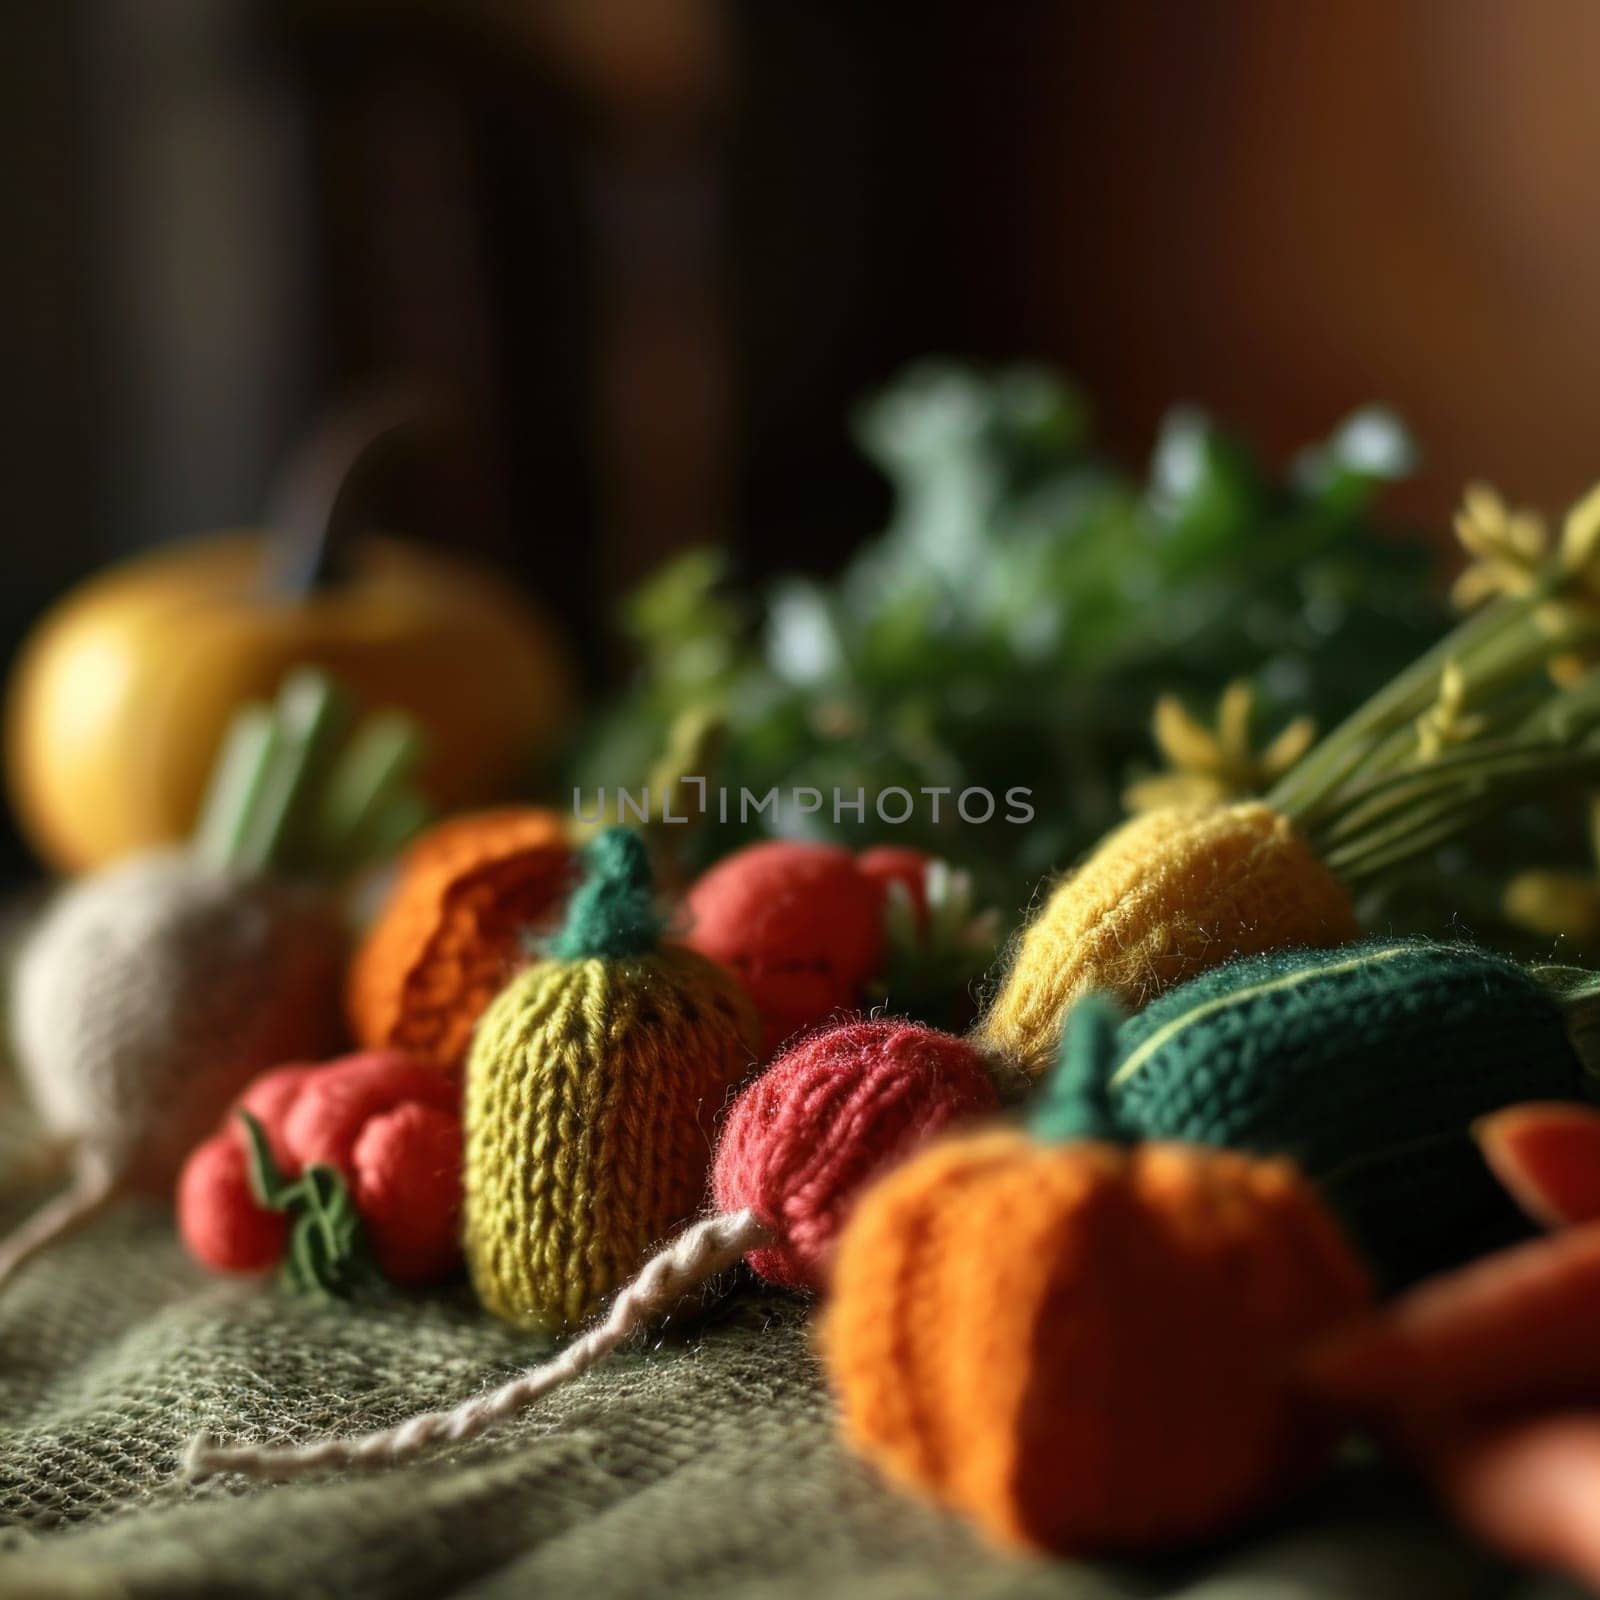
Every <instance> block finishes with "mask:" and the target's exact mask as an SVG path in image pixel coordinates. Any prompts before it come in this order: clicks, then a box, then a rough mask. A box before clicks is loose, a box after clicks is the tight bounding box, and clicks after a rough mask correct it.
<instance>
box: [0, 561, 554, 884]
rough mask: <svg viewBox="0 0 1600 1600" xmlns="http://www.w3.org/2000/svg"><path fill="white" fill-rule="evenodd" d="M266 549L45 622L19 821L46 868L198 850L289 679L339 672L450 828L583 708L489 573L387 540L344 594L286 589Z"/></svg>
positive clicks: (536, 631)
mask: <svg viewBox="0 0 1600 1600" xmlns="http://www.w3.org/2000/svg"><path fill="white" fill-rule="evenodd" d="M280 555H281V550H280V549H279V541H278V540H277V539H276V538H275V537H273V536H270V535H267V534H264V533H239V534H230V535H222V536H218V537H215V538H210V539H205V540H199V541H195V542H192V543H186V544H178V545H172V546H168V547H165V548H162V549H159V550H156V551H154V552H152V553H150V554H148V555H145V556H140V557H137V558H135V559H133V560H130V561H127V562H125V563H123V564H121V565H119V566H116V567H113V568H111V569H110V570H108V571H107V572H105V573H102V574H100V575H99V576H97V577H95V578H92V579H90V580H89V581H88V582H87V583H86V584H84V585H83V586H82V587H80V588H79V589H77V590H75V591H73V592H72V593H71V594H69V595H68V596H67V597H66V598H65V599H64V600H62V601H61V602H60V603H59V604H58V605H57V606H56V607H55V608H54V609H53V610H52V611H51V612H49V613H48V614H47V615H46V616H45V618H44V619H43V620H42V622H41V623H40V624H39V626H38V627H37V629H36V630H35V632H34V633H33V635H32V637H31V638H30V639H29V640H28V642H27V644H26V645H25V647H24V649H23V652H22V655H21V657H20V660H19V663H18V666H17V668H16V672H15V676H14V677H13V680H12V684H11V692H10V703H9V706H8V708H7V716H6V747H7V760H8V765H9V781H10V787H11V795H12V800H13V804H14V805H15V807H16V811H17V814H18V817H19V820H20V822H21V824H22V826H23V828H24V830H25V831H26V832H27V834H28V835H29V837H30V839H31V840H32V842H33V844H34V846H35V848H36V849H37V850H38V851H39V853H40V854H41V855H42V856H43V857H44V858H45V860H46V861H48V862H49V863H50V864H51V865H53V866H56V867H58V868H62V869H64V870H67V871H77V872H81V871H85V870H87V869H89V868H92V867H95V866H98V865H100V864H102V863H104V862H107V861H110V860H112V859H114V858H115V857H118V856H121V855H124V854H127V853H128V852H130V851H133V850H138V849H142V848H145V847H148V846H151V845H156V844H160V843H163V842H166V841H170V840H173V839H178V838H182V837H183V836H185V835H186V834H187V833H188V832H189V830H190V827H191V825H192V824H193V822H194V820H195V814H196V811H197V809H198V807H199V802H200V798H201V794H202V791H203V789H204V786H205V781H206V777H207V774H208V772H209V770H210V767H211V764H212V761H213V759H214V757H215V755H216V752H217V748H218V744H219V741H220V740H221V737H222V733H223V730H224V728H225V727H226V726H227V723H228V720H229V718H230V717H231V716H232V715H233V713H234V712H235V711H236V710H237V709H238V707H239V705H240V704H241V703H242V702H244V701H247V700H252V699H264V698H267V697H270V696H271V695H272V694H273V692H274V691H275V690H276V688H277V686H278V682H279V680H280V679H281V678H282V677H283V675H284V673H285V672H287V671H288V670H289V668H291V667H293V666H296V665H301V664H305V665H312V666H317V667H321V668H323V669H325V670H326V671H328V672H330V673H332V674H333V675H334V676H335V677H336V678H338V679H339V680H340V682H342V683H343V684H345V685H346V686H347V687H348V688H349V689H350V690H351V691H352V693H353V694H354V695H355V696H356V697H357V698H358V699H359V700H360V701H362V702H363V703H364V704H366V705H368V706H370V707H371V708H373V709H378V708H380V707H394V708H396V709H398V710H402V711H406V712H409V713H410V714H411V716H413V717H414V718H415V719H416V721H417V722H418V723H419V724H420V726H421V727H422V729H423V730H424V732H425V734H426V736H427V739H428V756H427V760H426V764H425V766H424V768H423V771H422V775H421V781H422V787H423V788H424V789H425V791H426V792H427V794H428V796H429V798H430V799H432V800H433V801H434V802H435V803H436V804H438V805H439V806H441V807H444V808H450V807H455V806H461V805H471V804H475V803H480V802H483V801H486V800H491V799H496V798H504V797H505V796H506V795H507V794H508V793H510V792H512V790H513V789H514V786H515V780H516V778H517V776H518V773H519V769H521V768H522V767H523V766H524V765H526V764H527V763H530V762H531V761H532V760H533V759H534V758H535V757H536V756H538V755H539V754H540V753H542V752H543V751H546V750H548V748H549V747H550V744H551V742H552V740H553V738H554V737H555V736H556V734H557V733H558V732H559V730H560V728H561V726H562V724H563V722H564V720H565V717H566V714H567V712H568V709H569V707H570V704H571V694H572V690H571V677H570V672H569V668H568V664H567V660H566V657H565V655H564V653H563V651H562V649H561V647H560V646H559V644H558V642H557V641H556V639H555V637H554V636H553V634H552V633H551V632H550V630H549V628H548V626H547V625H546V624H545V623H544V622H543V621H541V620H540V619H539V618H538V617H537V616H536V615H535V614H534V613H533V612H532V611H531V610H530V609H529V608H528V607H527V606H526V605H525V604H524V603H523V602H522V601H521V600H519V599H518V598H517V597H515V596H513V594H512V593H511V592H510V591H509V590H508V589H507V588H505V587H504V586H502V585H501V584H499V583H497V582H496V581H495V580H494V578H492V577H491V576H489V575H488V574H487V573H484V572H482V571H479V570H476V569H474V568H472V567H469V566H467V565H465V564H463V563H462V562H460V561H459V560H457V559H455V558H453V557H450V556H447V555H444V554H442V553H437V552H434V551H430V550H427V549H424V548H420V547H418V546H416V545H412V544H407V543H402V542H399V541H396V540H392V539H386V538H376V537H365V538H361V539H358V540H353V541H351V543H350V544H349V546H348V548H347V549H346V550H345V552H344V553H343V563H342V565H343V571H342V573H341V575H340V577H339V578H338V579H337V580H336V581H332V582H328V583H325V584H321V585H317V586H313V587H310V588H309V589H308V590H307V591H306V592H304V593H297V592H295V591H294V590H293V589H290V590H288V591H287V592H285V591H284V590H282V589H279V588H275V587H274V585H273V584H272V582H271V581H270V578H269V574H270V573H271V572H272V571H273V570H274V567H275V565H276V562H277V560H278V558H279V556H280Z"/></svg>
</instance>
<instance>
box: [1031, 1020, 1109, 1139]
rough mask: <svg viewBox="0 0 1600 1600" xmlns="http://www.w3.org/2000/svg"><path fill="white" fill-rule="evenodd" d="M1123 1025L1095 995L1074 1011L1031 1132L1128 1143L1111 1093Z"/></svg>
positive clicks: (1033, 1116)
mask: <svg viewBox="0 0 1600 1600" xmlns="http://www.w3.org/2000/svg"><path fill="white" fill-rule="evenodd" d="M1121 1025H1122V1013H1121V1011H1119V1010H1118V1009H1117V1006H1116V1005H1115V1003H1114V1002H1113V1001H1111V1000H1109V999H1108V998H1107V997H1106V996H1105V995H1099V994H1091V995H1089V996H1087V997H1086V998H1084V999H1082V1000H1080V1001H1079V1002H1078V1003H1077V1005H1075V1006H1074V1007H1073V1008H1072V1015H1071V1016H1070V1017H1069V1018H1068V1019H1067V1030H1066V1034H1065V1036H1064V1037H1063V1038H1062V1041H1061V1059H1060V1063H1059V1064H1058V1065H1057V1067H1056V1070H1055V1071H1054V1072H1053V1073H1052V1074H1051V1075H1050V1081H1049V1082H1048V1083H1047V1084H1046V1085H1045V1087H1044V1091H1043V1093H1042V1094H1041V1095H1040V1097H1039V1099H1038V1101H1037V1102H1036V1103H1035V1104H1034V1106H1033V1109H1032V1110H1031V1111H1030V1112H1029V1115H1028V1129H1029V1131H1030V1132H1031V1133H1033V1134H1034V1135H1035V1136H1036V1137H1037V1138H1040V1139H1045V1140H1049V1141H1052V1142H1053V1141H1058V1140H1068V1139H1107V1140H1111V1141H1113V1142H1115V1143H1123V1142H1126V1140H1127V1138H1128V1134H1127V1131H1126V1129H1124V1128H1123V1127H1122V1125H1121V1124H1120V1123H1119V1122H1118V1120H1117V1115H1116V1112H1115V1111H1114V1110H1113V1109H1112V1106H1111V1093H1110V1080H1111V1069H1112V1068H1113V1067H1114V1066H1115V1065H1116V1061H1117V1029H1118V1028H1119V1027H1121Z"/></svg>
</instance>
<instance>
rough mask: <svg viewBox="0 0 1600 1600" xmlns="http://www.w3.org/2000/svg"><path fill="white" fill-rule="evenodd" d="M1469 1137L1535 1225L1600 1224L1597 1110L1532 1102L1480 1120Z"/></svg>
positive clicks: (1572, 1104) (1559, 1102) (1560, 1102)
mask: <svg viewBox="0 0 1600 1600" xmlns="http://www.w3.org/2000/svg"><path fill="white" fill-rule="evenodd" d="M1472 1134H1473V1137H1474V1138H1475V1139H1476V1140H1477V1141H1478V1148H1479V1149H1480V1150H1481V1151H1482V1152H1483V1158H1484V1160H1485V1161H1486V1162H1488V1164H1489V1169H1490V1171H1492V1172H1493V1173H1494V1175H1495V1176H1496V1177H1497V1178H1498V1179H1499V1180H1500V1182H1501V1184H1502V1185H1503V1186H1504V1187H1505V1189H1506V1190H1507V1192H1508V1193H1509V1194H1510V1195H1511V1196H1512V1198H1513V1199H1514V1200H1515V1201H1516V1202H1517V1204H1518V1205H1520V1206H1521V1207H1522V1209H1523V1210H1524V1211H1525V1212H1527V1214H1528V1215H1529V1216H1530V1217H1532V1218H1533V1220H1534V1221H1535V1222H1537V1223H1540V1224H1541V1225H1542V1226H1544V1227H1546V1228H1560V1227H1568V1226H1570V1225H1571V1224H1573V1223H1577V1222H1595V1221H1600V1111H1596V1110H1594V1109H1593V1108H1592V1107H1590V1106H1586V1105H1579V1104H1577V1103H1576V1102H1569V1101H1564V1100H1548V1101H1533V1102H1529V1103H1525V1104H1523V1105H1515V1106H1507V1107H1506V1109H1505V1110H1504V1111H1497V1112H1495V1113H1494V1114H1493V1115H1491V1116H1487V1117H1483V1118H1481V1119H1480V1120H1479V1121H1478V1123H1477V1124H1476V1125H1475V1126H1474V1127H1473V1130H1472Z"/></svg>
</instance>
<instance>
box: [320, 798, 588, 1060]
mask: <svg viewBox="0 0 1600 1600" xmlns="http://www.w3.org/2000/svg"><path fill="white" fill-rule="evenodd" d="M572 871H573V852H572V847H571V845H570V843H569V842H568V839H567V835H566V820H565V818H563V817H561V816H560V815H558V814H557V813H555V812H553V811H544V810H537V809H533V808H529V807H507V808H504V809H501V810H496V811H482V812H475V813H472V814H470V815H468V816H462V817H454V818H452V819H450V820H449V821H447V822H443V823H440V824H439V825H438V826H437V827H434V828H431V829H429V830H428V832H427V833H425V834H423V835H422V836H421V838H419V839H418V840H417V841H416V843H415V844H413V845H412V847H411V848H410V850H408V851H407V852H406V854H405V857H404V858H403V860H402V862H401V865H400V873H399V878H398V880H397V882H396V884H395V886H394V889H393V891H392V892H391V894H390V896H389V899H388V901H387V903H386V904H385V905H384V907H383V910H382V911H381V912H380V913H379V914H378V917H377V919H376V920H375V921H374V923H373V925H372V927H371V929H370V930H369V931H368V933H367V936H366V939H365V940H364V941H363V943H362V945H361V948H360V949H359V950H358V951H357V953H356V958H355V961H354V962H353V964H352V965H351V969H350V977H349V983H348V986H347V989H346V1008H347V1011H348V1014H349V1018H350V1028H351V1032H352V1033H353V1034H354V1035H355V1038H356V1040H357V1041H358V1042H359V1043H360V1045H361V1046H362V1048H363V1049H367V1050H403V1051H405V1052H407V1053H408V1054H411V1055H416V1056H422V1057H425V1058H427V1059H429V1060H433V1061H437V1062H439V1063H440V1064H441V1065H442V1066H454V1065H456V1064H458V1063H459V1062H460V1061H461V1060H462V1059H463V1058H464V1057H465V1055H466V1051H467V1045H468V1043H469V1042H470V1040H471V1038H472V1030H473V1027H474V1026H475V1025H476V1023H477V1020H478V1018H479V1017H480V1016H481V1015H482V1014H483V1011H484V1008H485V1007H486V1006H487V1005H488V1004H489V1002H490V1001H491V1000H492V999H493V998H494V996H495V995H496V994H497V993H498V992H499V991H500V989H501V988H502V986H503V985H504V984H505V982H506V980H507V979H508V978H509V977H510V976H511V974H512V973H513V972H514V971H515V970H516V969H517V967H519V966H521V965H523V964H524V962H525V961H526V960H528V959H531V953H530V952H529V950H528V940H529V937H530V935H531V934H535V933H537V932H539V931H540V930H541V929H548V928H549V927H550V926H551V925H552V924H553V922H554V921H555V918H556V915H557V913H558V912H559V910H560V907H561V904H562V900H563V898H564V896H565V894H566V891H567V889H568V887H569V885H570V879H571V876H572Z"/></svg>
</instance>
